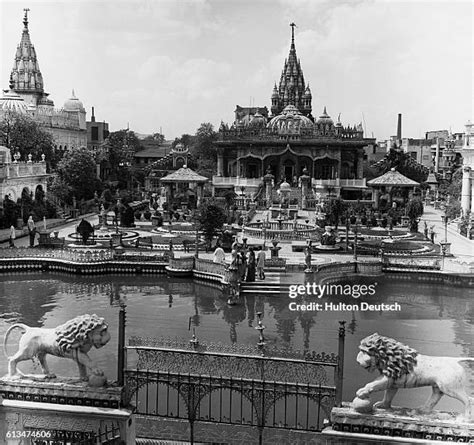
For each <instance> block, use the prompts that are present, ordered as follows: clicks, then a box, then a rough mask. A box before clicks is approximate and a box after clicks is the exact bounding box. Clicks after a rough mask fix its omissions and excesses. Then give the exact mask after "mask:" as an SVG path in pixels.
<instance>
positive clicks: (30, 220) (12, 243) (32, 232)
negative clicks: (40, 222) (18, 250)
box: [9, 215, 36, 247]
mask: <svg viewBox="0 0 474 445" xmlns="http://www.w3.org/2000/svg"><path fill="white" fill-rule="evenodd" d="M26 225H27V227H28V235H29V236H30V247H33V246H34V245H35V237H36V225H35V222H34V220H33V216H31V215H30V217H29V218H28V222H27V223H26ZM15 239H16V230H15V226H13V225H12V226H10V239H9V243H10V247H15Z"/></svg>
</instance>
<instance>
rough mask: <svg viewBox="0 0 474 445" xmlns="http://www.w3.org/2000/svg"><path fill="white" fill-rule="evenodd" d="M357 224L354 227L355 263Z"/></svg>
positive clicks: (355, 256)
mask: <svg viewBox="0 0 474 445" xmlns="http://www.w3.org/2000/svg"><path fill="white" fill-rule="evenodd" d="M357 229H358V227H357V223H355V225H354V261H357Z"/></svg>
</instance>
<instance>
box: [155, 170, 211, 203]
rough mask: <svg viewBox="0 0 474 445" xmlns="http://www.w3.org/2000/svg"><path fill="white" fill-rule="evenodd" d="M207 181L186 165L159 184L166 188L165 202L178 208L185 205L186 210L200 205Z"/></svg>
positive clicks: (162, 179) (161, 180)
mask: <svg viewBox="0 0 474 445" xmlns="http://www.w3.org/2000/svg"><path fill="white" fill-rule="evenodd" d="M208 181H209V179H208V178H206V177H205V176H201V175H200V174H198V173H196V172H195V171H194V170H191V169H190V168H188V167H187V166H186V165H185V166H183V167H181V168H180V169H179V170H176V171H175V172H173V173H170V174H169V175H167V176H165V177H163V178H161V179H160V183H161V184H162V185H163V186H164V187H165V188H166V201H167V202H168V203H170V204H178V205H179V206H180V207H181V206H182V205H183V204H185V205H186V206H187V208H196V207H198V206H199V205H200V203H201V199H202V195H203V189H204V184H205V183H206V182H208Z"/></svg>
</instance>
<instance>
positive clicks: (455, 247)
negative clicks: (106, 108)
mask: <svg viewBox="0 0 474 445" xmlns="http://www.w3.org/2000/svg"><path fill="white" fill-rule="evenodd" d="M442 214H443V212H442V211H440V210H436V209H434V208H433V207H431V206H427V207H426V208H425V214H424V215H423V217H422V220H421V222H420V229H421V230H422V228H423V221H426V222H427V224H428V225H429V226H432V225H434V226H435V229H434V230H435V232H436V234H437V237H436V238H435V242H439V241H441V240H442V239H444V224H443V223H442V220H441V215H442ZM82 218H85V219H86V220H88V221H89V222H90V223H92V224H94V225H96V224H98V222H99V218H98V215H95V214H89V215H85V216H81V217H80V218H78V219H77V220H71V221H68V222H65V221H64V220H59V219H56V220H48V221H47V227H48V228H52V227H53V226H54V228H55V230H57V231H59V237H65V238H66V239H68V238H67V236H68V235H69V234H71V233H74V232H75V231H76V226H77V224H78V223H79V221H80V220H81V219H82ZM42 224H43V223H42V222H40V223H37V227H38V228H42ZM139 224H140V226H141V227H142V228H140V227H137V228H134V229H133V230H134V231H136V232H138V233H139V234H140V235H141V236H149V235H150V232H149V231H147V230H146V229H147V227H148V226H151V223H150V222H140V223H139ZM9 236H10V229H3V230H0V247H8V239H9ZM448 241H449V242H451V243H452V245H451V252H452V253H453V254H454V258H446V260H445V271H447V272H448V271H453V272H454V271H456V272H461V271H463V272H464V271H466V270H465V269H466V267H468V266H469V265H472V266H473V267H474V240H468V239H466V238H465V237H463V236H461V235H459V234H458V233H457V232H456V231H455V227H451V226H450V225H449V224H448ZM36 242H37V239H36ZM249 242H250V243H252V242H256V243H261V242H262V240H261V239H255V240H251V239H249ZM270 244H271V243H270V241H268V240H267V245H268V246H269V245H270ZM15 245H16V246H17V247H27V246H28V245H29V237H28V231H27V229H24V231H23V232H22V233H21V232H19V231H17V239H16V240H15ZM278 246H279V247H281V250H280V252H279V255H280V256H281V257H283V258H286V260H287V264H289V265H304V263H305V256H304V253H303V252H293V251H292V249H291V244H290V243H279V244H278ZM192 253H193V252H190V253H184V252H182V251H175V255H176V256H177V257H180V256H184V255H186V256H187V255H190V254H192ZM199 256H200V257H201V258H206V259H213V258H214V256H213V253H212V252H208V253H205V252H199ZM267 257H268V258H269V257H270V252H268V251H267ZM361 258H365V257H361ZM226 259H227V260H228V261H230V254H229V253H228V254H226ZM352 259H353V256H352V254H351V253H350V254H346V253H338V254H335V253H334V254H322V253H321V254H320V253H317V254H313V255H312V264H313V265H316V264H323V263H328V262H335V261H337V262H341V261H351V260H352ZM460 266H462V267H460Z"/></svg>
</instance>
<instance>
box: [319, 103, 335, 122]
mask: <svg viewBox="0 0 474 445" xmlns="http://www.w3.org/2000/svg"><path fill="white" fill-rule="evenodd" d="M316 123H317V124H331V125H332V124H334V122H333V120H332V119H331V117H330V116H329V114H328V113H327V111H326V107H324V111H323V114H321V116H319V119H318V120H317V122H316Z"/></svg>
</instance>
